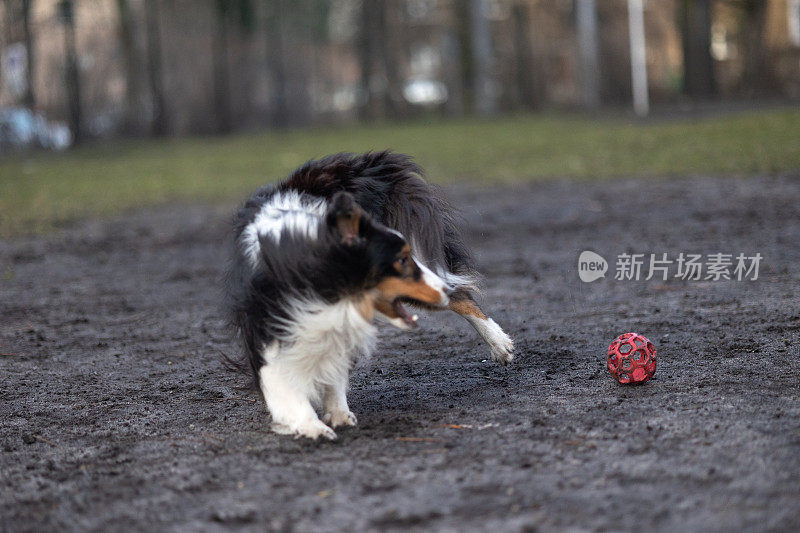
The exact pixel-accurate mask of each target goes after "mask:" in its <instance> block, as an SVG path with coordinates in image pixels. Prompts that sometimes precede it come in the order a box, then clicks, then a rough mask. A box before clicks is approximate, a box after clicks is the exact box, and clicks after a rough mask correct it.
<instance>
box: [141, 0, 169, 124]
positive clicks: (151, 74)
mask: <svg viewBox="0 0 800 533" xmlns="http://www.w3.org/2000/svg"><path fill="white" fill-rule="evenodd" d="M144 6H145V15H146V16H145V18H146V26H147V28H146V30H147V31H146V33H147V75H148V79H149V81H150V96H151V98H152V106H153V110H152V121H151V123H150V128H151V133H152V134H153V135H155V136H161V135H164V134H166V133H167V126H168V125H167V113H166V105H165V99H164V69H163V62H162V57H161V53H162V51H161V25H160V24H159V20H158V19H159V9H158V0H144Z"/></svg>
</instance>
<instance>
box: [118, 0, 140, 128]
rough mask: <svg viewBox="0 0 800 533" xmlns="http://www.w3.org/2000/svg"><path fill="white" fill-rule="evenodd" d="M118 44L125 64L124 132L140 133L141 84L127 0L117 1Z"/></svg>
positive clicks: (129, 7) (131, 17) (130, 13)
mask: <svg viewBox="0 0 800 533" xmlns="http://www.w3.org/2000/svg"><path fill="white" fill-rule="evenodd" d="M117 12H118V16H119V29H118V31H119V43H120V48H121V49H122V58H123V61H124V63H125V67H124V68H125V125H124V128H125V131H126V132H128V133H131V134H134V135H138V134H140V133H142V129H143V124H142V119H141V102H142V83H141V77H140V75H139V72H140V71H139V54H138V53H137V52H136V37H135V36H136V27H135V24H134V20H133V12H132V11H131V6H130V2H129V0H117Z"/></svg>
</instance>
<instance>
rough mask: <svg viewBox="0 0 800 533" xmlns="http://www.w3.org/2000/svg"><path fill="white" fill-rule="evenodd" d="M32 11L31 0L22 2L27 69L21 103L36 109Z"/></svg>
mask: <svg viewBox="0 0 800 533" xmlns="http://www.w3.org/2000/svg"><path fill="white" fill-rule="evenodd" d="M32 10H33V0H22V26H23V32H24V39H25V54H26V62H27V67H26V69H25V96H24V97H23V103H24V104H25V107H27V108H29V109H35V108H36V93H35V87H34V82H35V79H34V74H35V73H34V70H35V68H36V50H35V49H34V47H35V46H36V43H35V42H34V38H33V29H32V28H31V11H32Z"/></svg>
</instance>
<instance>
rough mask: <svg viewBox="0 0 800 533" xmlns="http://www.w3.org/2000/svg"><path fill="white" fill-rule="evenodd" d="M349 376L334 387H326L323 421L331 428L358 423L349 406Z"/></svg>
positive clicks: (323, 396) (346, 375) (344, 377)
mask: <svg viewBox="0 0 800 533" xmlns="http://www.w3.org/2000/svg"><path fill="white" fill-rule="evenodd" d="M348 377H349V376H348V374H347V373H346V372H345V373H344V375H343V376H341V378H340V379H339V380H338V381H337V382H336V383H335V384H333V385H325V388H324V391H323V395H322V410H323V412H324V414H323V416H322V420H324V421H325V422H326V423H327V424H328V425H330V427H332V428H334V429H336V428H337V427H339V426H355V425H356V423H357V422H358V421H357V419H356V415H354V414H353V412H352V411H350V408H349V407H348V406H347V382H348Z"/></svg>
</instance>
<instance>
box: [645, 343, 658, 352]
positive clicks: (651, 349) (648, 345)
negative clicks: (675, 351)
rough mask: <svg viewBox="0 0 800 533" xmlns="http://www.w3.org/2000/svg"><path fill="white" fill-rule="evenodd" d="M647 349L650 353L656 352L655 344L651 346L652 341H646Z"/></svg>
mask: <svg viewBox="0 0 800 533" xmlns="http://www.w3.org/2000/svg"><path fill="white" fill-rule="evenodd" d="M647 349H648V351H649V352H650V353H652V354H655V353H656V347H655V346H653V343H652V342H648V343H647Z"/></svg>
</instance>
